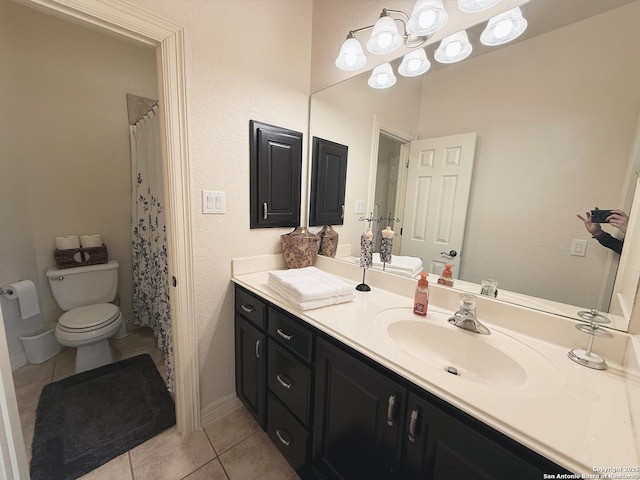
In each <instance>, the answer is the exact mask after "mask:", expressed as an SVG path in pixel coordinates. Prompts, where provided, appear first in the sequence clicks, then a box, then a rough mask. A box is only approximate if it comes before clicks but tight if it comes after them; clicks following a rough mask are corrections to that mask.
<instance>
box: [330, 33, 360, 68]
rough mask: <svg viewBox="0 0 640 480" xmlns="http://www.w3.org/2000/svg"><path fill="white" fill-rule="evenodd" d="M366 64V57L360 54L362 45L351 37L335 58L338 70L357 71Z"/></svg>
mask: <svg viewBox="0 0 640 480" xmlns="http://www.w3.org/2000/svg"><path fill="white" fill-rule="evenodd" d="M366 63H367V57H365V56H364V53H363V52H362V45H360V42H359V41H358V40H356V39H355V38H353V37H350V38H347V39H346V40H345V41H344V43H343V44H342V47H341V48H340V53H339V54H338V58H336V67H338V68H339V69H340V70H347V71H350V70H358V69H359V68H362V67H364V66H365V65H366Z"/></svg>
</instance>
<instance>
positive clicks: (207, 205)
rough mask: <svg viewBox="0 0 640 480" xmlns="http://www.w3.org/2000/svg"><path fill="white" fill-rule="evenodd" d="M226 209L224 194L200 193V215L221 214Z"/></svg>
mask: <svg viewBox="0 0 640 480" xmlns="http://www.w3.org/2000/svg"><path fill="white" fill-rule="evenodd" d="M226 209H227V200H226V195H225V192H217V191H213V190H203V191H202V213H214V214H222V213H225V212H226Z"/></svg>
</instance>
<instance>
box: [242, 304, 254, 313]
mask: <svg viewBox="0 0 640 480" xmlns="http://www.w3.org/2000/svg"><path fill="white" fill-rule="evenodd" d="M240 308H242V310H244V311H245V312H247V313H253V312H255V311H256V308H255V307H254V306H253V305H246V304H244V303H243V304H242V305H240Z"/></svg>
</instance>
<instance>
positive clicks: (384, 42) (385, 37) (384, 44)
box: [378, 32, 393, 49]
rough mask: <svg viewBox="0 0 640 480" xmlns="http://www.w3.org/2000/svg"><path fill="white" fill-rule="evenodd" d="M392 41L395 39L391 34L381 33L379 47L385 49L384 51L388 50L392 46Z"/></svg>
mask: <svg viewBox="0 0 640 480" xmlns="http://www.w3.org/2000/svg"><path fill="white" fill-rule="evenodd" d="M392 39H393V38H392V37H391V34H390V33H387V32H384V33H381V34H380V35H379V36H378V45H380V48H383V49H384V48H388V47H389V45H391V40H392Z"/></svg>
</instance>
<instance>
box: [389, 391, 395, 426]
mask: <svg viewBox="0 0 640 480" xmlns="http://www.w3.org/2000/svg"><path fill="white" fill-rule="evenodd" d="M395 423H396V394H395V393H394V394H393V395H389V404H388V406H387V425H389V426H390V427H393V425H395Z"/></svg>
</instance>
